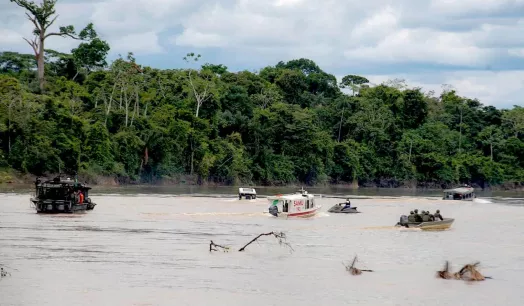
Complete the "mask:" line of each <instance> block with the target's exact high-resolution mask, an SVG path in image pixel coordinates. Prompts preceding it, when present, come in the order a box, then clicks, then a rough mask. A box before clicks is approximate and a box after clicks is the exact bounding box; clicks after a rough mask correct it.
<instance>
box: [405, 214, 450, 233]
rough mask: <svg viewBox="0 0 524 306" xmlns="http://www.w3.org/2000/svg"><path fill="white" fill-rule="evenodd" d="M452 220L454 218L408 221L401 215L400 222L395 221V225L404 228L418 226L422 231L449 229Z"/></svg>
mask: <svg viewBox="0 0 524 306" xmlns="http://www.w3.org/2000/svg"><path fill="white" fill-rule="evenodd" d="M454 221H455V219H453V218H444V220H435V221H427V222H409V221H408V217H407V216H405V215H403V216H401V217H400V222H397V224H396V225H395V226H396V227H405V228H420V229H421V230H423V231H438V230H446V229H449V228H450V227H451V225H452V224H453V222H454Z"/></svg>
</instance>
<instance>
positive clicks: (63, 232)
mask: <svg viewBox="0 0 524 306" xmlns="http://www.w3.org/2000/svg"><path fill="white" fill-rule="evenodd" d="M218 190H221V191H217V190H212V192H213V193H214V195H210V194H209V193H210V192H211V191H210V190H204V191H202V190H199V189H193V190H190V191H188V190H176V189H173V188H168V187H165V188H156V189H154V188H153V189H135V190H133V189H132V188H127V189H126V188H119V189H110V190H99V191H98V192H94V193H92V194H91V197H92V199H93V201H94V202H96V203H97V204H98V205H97V206H96V207H95V209H94V210H93V211H89V212H87V213H83V214H74V215H39V214H36V213H35V211H34V210H33V209H32V208H31V207H30V204H29V197H30V195H29V193H26V192H21V193H20V192H18V193H17V192H15V193H2V194H0V264H1V265H3V266H4V268H5V269H7V270H8V271H9V272H10V273H11V275H10V276H7V277H4V278H2V279H1V280H0V305H2V306H8V305H42V306H44V305H52V306H62V305H64V306H65V305H68V306H69V305H111V306H116V305H177V306H178V305H193V306H194V305H228V306H231V305H243V306H244V305H250V306H259V305H260V306H266V305H301V306H303V305H315V306H318V305H347V304H355V305H403V306H405V305H489V306H492V305H522V301H523V300H524V290H523V289H524V284H523V283H522V279H521V278H522V277H523V276H524V196H522V195H521V194H518V193H508V194H504V193H500V194H497V195H493V194H491V195H490V196H485V197H480V198H477V199H476V200H475V201H474V202H459V201H442V200H441V199H440V196H441V193H438V192H437V193H428V194H415V195H413V194H409V195H408V196H402V195H399V194H380V195H378V193H377V192H373V191H369V192H366V191H359V192H353V195H352V196H351V197H352V199H353V200H352V204H353V205H354V206H358V209H359V210H361V211H362V213H361V214H354V215H337V214H329V213H327V210H328V209H329V207H330V206H331V205H333V204H335V203H338V202H339V201H340V199H338V198H335V196H336V197H343V196H344V193H345V194H350V192H349V191H347V192H343V191H333V192H332V193H331V196H329V195H328V194H323V195H322V197H321V198H319V199H318V203H320V204H321V205H322V206H323V207H322V212H321V213H320V214H319V215H318V216H317V217H314V218H311V219H297V220H282V219H274V218H272V217H270V216H269V215H268V214H265V213H264V212H265V211H267V206H268V205H267V200H266V199H264V198H258V199H256V200H242V201H239V200H238V199H237V198H236V197H235V195H234V189H231V188H229V189H227V188H226V189H218ZM259 192H260V193H263V192H267V193H266V194H272V193H273V191H272V190H262V191H259ZM396 192H397V193H399V192H400V193H402V192H401V191H396ZM405 192H408V193H410V191H405ZM312 193H317V192H312ZM228 194H229V195H228ZM415 208H418V209H419V210H430V211H432V212H434V211H435V210H436V209H440V210H441V213H442V215H443V216H444V217H453V218H455V223H454V224H453V226H452V228H451V229H450V230H448V231H441V232H422V231H418V230H413V229H399V228H394V227H392V225H394V224H395V223H396V222H397V221H398V218H399V216H400V215H401V214H406V213H409V211H410V210H413V209H415ZM270 231H283V232H285V233H286V234H287V242H289V243H290V245H291V246H292V248H293V250H291V249H290V248H289V247H287V246H285V245H279V244H278V241H277V240H276V239H275V238H272V237H263V238H261V239H260V240H259V242H258V243H254V244H252V245H250V246H249V247H247V248H246V251H245V252H238V251H237V250H238V249H239V248H240V247H242V246H243V245H244V244H245V243H247V242H248V241H249V240H251V239H252V238H253V237H255V236H257V235H258V234H260V233H263V232H270ZM210 240H213V241H214V242H215V243H217V244H221V245H228V246H231V251H230V252H228V253H224V252H213V253H210V252H209V241H210ZM355 255H358V258H359V260H358V262H357V267H359V268H362V269H372V270H374V272H367V273H366V272H364V273H363V274H362V275H360V276H352V275H350V274H348V272H346V271H345V268H344V266H343V262H344V263H349V262H350V261H351V260H352V258H353V257H354V256H355ZM445 260H450V262H451V264H452V268H453V270H457V269H459V268H460V266H461V265H463V264H466V263H471V262H475V261H480V262H481V265H480V271H481V272H482V273H483V274H484V275H486V276H490V277H493V279H488V280H486V281H484V282H477V283H466V282H462V281H458V280H442V279H437V278H435V271H437V270H440V269H441V268H442V267H443V264H444V261H445Z"/></svg>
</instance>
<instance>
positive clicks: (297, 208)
mask: <svg viewBox="0 0 524 306" xmlns="http://www.w3.org/2000/svg"><path fill="white" fill-rule="evenodd" d="M267 199H268V201H269V213H270V214H271V215H273V216H275V217H277V218H284V219H287V218H290V217H298V218H310V217H313V216H314V215H316V214H317V212H318V211H319V209H320V208H321V207H322V206H321V205H318V204H317V203H315V196H314V195H312V194H308V192H307V191H305V190H304V188H302V189H301V190H299V191H298V192H296V193H292V194H279V195H276V196H270V197H268V198H267Z"/></svg>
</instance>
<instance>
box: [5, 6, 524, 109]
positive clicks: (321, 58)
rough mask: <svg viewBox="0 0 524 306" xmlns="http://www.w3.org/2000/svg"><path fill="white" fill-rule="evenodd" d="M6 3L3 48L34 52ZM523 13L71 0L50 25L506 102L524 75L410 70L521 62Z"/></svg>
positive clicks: (152, 48)
mask: <svg viewBox="0 0 524 306" xmlns="http://www.w3.org/2000/svg"><path fill="white" fill-rule="evenodd" d="M1 2H2V3H0V50H10V51H20V52H26V53H30V52H31V49H30V47H29V46H28V45H27V43H26V42H24V41H23V39H22V37H27V36H28V35H30V33H31V31H32V26H31V23H30V22H29V21H28V20H27V19H25V18H24V12H23V10H22V9H21V8H19V7H17V6H16V5H15V4H14V3H11V2H8V1H1ZM517 12H524V0H461V1H453V0H422V1H421V0H397V1H391V0H368V1H360V0H322V1H318V0H266V1H263V0H191V1H186V0H97V1H88V0H75V1H72V0H70V1H67V2H65V1H59V2H58V6H57V13H58V14H60V17H59V19H58V20H57V22H56V24H55V25H54V27H53V28H52V30H53V31H55V30H56V29H57V27H58V25H67V24H73V25H74V26H75V27H76V28H78V29H80V28H81V27H82V26H85V25H86V24H87V23H88V22H93V23H94V24H95V27H96V29H97V31H98V32H99V34H100V35H101V36H102V38H103V39H106V40H107V41H108V42H109V43H110V45H111V52H112V53H113V54H115V53H121V54H125V53H127V52H128V51H131V52H134V53H135V55H137V56H141V55H148V54H150V55H152V56H156V55H158V54H159V53H166V52H168V51H169V49H173V48H179V49H183V52H185V51H192V50H194V49H195V48H198V49H200V50H199V53H201V54H203V55H204V56H205V51H203V50H201V49H205V48H219V49H221V50H223V51H226V52H223V54H226V55H224V57H222V58H220V59H219V60H221V61H222V63H224V64H226V65H227V66H230V67H234V66H235V65H237V66H238V65H240V63H242V62H243V63H242V65H244V64H245V63H250V64H251V67H252V66H259V67H263V66H265V65H268V64H275V63H276V62H278V61H280V60H289V59H292V58H300V57H306V58H310V59H312V60H314V61H315V62H317V63H318V64H319V65H320V66H321V67H322V68H323V69H325V70H326V71H330V72H335V73H337V74H341V73H343V72H345V71H347V73H348V74H349V73H353V74H354V73H357V71H365V73H364V72H363V73H362V74H364V75H372V76H373V77H377V78H378V77H380V78H386V77H387V78H391V77H395V76H398V75H403V76H405V79H407V80H408V81H410V82H413V84H425V86H428V88H436V89H437V90H440V84H442V83H446V82H447V83H452V84H453V85H455V87H457V88H458V89H459V92H460V93H461V94H464V95H471V96H472V97H478V98H479V99H480V100H481V101H482V102H485V103H490V104H491V103H492V104H497V105H502V104H504V103H506V102H507V103H509V102H508V101H516V102H515V103H517V102H518V99H517V98H515V97H518V96H522V92H521V91H519V90H520V89H519V88H520V87H522V84H521V80H522V79H523V78H524V76H523V75H522V73H520V72H518V71H514V72H478V71H475V72H473V70H472V71H466V72H460V71H451V72H449V68H448V70H447V71H448V72H444V71H433V72H431V73H429V72H428V73H424V74H420V73H419V74H413V73H411V74H409V73H406V71H408V68H409V67H412V66H413V65H432V66H435V65H455V66H461V67H470V68H471V69H479V68H483V67H490V66H491V67H492V68H493V69H499V68H500V67H497V63H501V62H504V61H505V62H506V67H507V66H508V64H507V62H509V61H511V60H514V61H516V62H515V63H518V62H517V61H519V60H520V61H522V57H523V56H524V35H522V33H524V17H523V16H524V15H523V14H520V16H521V17H520V19H519V17H518V16H519V14H517ZM512 16H513V17H512ZM174 31H176V32H174ZM165 36H170V38H169V39H164V37H165ZM76 44H78V42H77V41H74V40H72V39H67V38H60V37H52V38H50V39H49V41H48V44H47V47H49V48H52V49H55V50H58V51H69V50H70V49H71V48H73V47H74V46H76ZM210 50H214V49H210ZM209 52H211V51H209ZM519 57H520V58H519ZM170 65H171V63H166V66H170ZM522 66H523V65H522V64H520V67H522ZM387 67H391V68H390V69H389V71H391V72H384V71H386V70H387ZM392 67H396V70H395V71H393V70H392V69H393V68H392ZM399 67H402V68H399ZM238 68H240V67H238ZM404 68H405V71H403V70H404ZM411 71H412V70H411ZM506 75H507V76H508V78H506V77H505V76H506ZM519 86H520V87H519ZM497 97H499V99H497ZM512 99H513V100H512ZM488 101H489V102H488ZM504 101H506V102H504ZM519 103H522V101H521V102H519Z"/></svg>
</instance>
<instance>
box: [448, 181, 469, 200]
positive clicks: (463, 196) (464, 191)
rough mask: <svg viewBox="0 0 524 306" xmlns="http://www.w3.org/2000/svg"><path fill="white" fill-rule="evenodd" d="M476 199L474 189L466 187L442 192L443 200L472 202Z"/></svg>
mask: <svg viewBox="0 0 524 306" xmlns="http://www.w3.org/2000/svg"><path fill="white" fill-rule="evenodd" d="M474 198H476V195H475V189H474V188H473V187H470V186H468V185H466V186H464V187H459V188H454V189H446V190H444V197H443V198H442V199H443V200H459V201H473V199H474Z"/></svg>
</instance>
